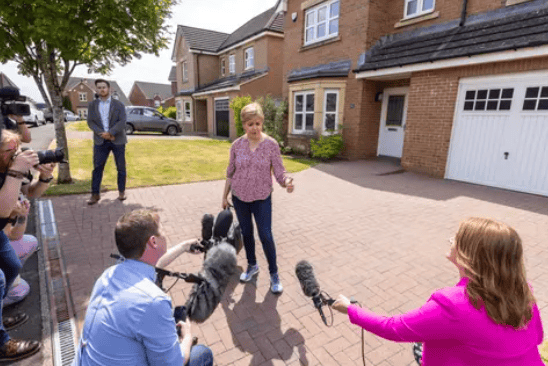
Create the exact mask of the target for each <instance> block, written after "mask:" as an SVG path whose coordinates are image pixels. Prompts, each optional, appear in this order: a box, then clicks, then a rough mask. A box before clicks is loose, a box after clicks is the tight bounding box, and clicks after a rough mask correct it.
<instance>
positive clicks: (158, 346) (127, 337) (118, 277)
mask: <svg viewBox="0 0 548 366" xmlns="http://www.w3.org/2000/svg"><path fill="white" fill-rule="evenodd" d="M155 277H156V273H155V271H154V267H152V266H150V265H148V264H146V263H143V262H140V261H136V260H132V259H126V260H124V261H122V262H119V263H118V264H116V265H114V266H112V267H110V268H108V269H107V270H105V271H104V272H103V274H102V275H101V277H99V279H98V280H97V282H96V283H95V286H94V288H93V292H92V293H91V298H90V301H89V306H88V309H87V312H86V319H85V323H84V327H83V331H82V337H81V339H80V343H79V345H78V350H77V352H76V358H75V359H74V361H73V363H72V366H91V365H102V366H103V365H104V366H115V365H120V366H130V365H131V366H142V365H158V366H160V365H162V366H171V365H177V366H182V365H183V364H184V359H183V355H182V352H181V348H180V343H179V341H178V337H177V332H176V329H175V319H174V318H173V312H172V309H171V299H170V298H169V296H168V295H167V294H166V293H164V292H163V291H162V290H160V288H159V287H158V286H156V285H155V283H154V281H155Z"/></svg>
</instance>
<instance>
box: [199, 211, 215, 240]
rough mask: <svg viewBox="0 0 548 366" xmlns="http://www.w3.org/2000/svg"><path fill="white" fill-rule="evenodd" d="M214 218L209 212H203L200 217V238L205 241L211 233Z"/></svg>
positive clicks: (209, 237)
mask: <svg viewBox="0 0 548 366" xmlns="http://www.w3.org/2000/svg"><path fill="white" fill-rule="evenodd" d="M214 221H215V218H214V217H213V215H211V214H205V215H204V217H202V239H203V240H205V241H207V240H209V239H211V236H212V235H213V223H214Z"/></svg>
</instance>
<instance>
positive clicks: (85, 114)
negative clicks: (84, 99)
mask: <svg viewBox="0 0 548 366" xmlns="http://www.w3.org/2000/svg"><path fill="white" fill-rule="evenodd" d="M78 117H80V118H81V119H86V118H88V109H87V108H79V109H78Z"/></svg>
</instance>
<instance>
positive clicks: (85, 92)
mask: <svg viewBox="0 0 548 366" xmlns="http://www.w3.org/2000/svg"><path fill="white" fill-rule="evenodd" d="M108 82H109V83H110V91H111V95H112V97H113V98H115V99H118V100H119V101H120V102H122V103H123V104H124V105H125V106H130V105H131V103H130V102H129V100H128V99H127V97H126V95H125V94H124V92H123V91H122V89H121V88H120V86H119V85H118V83H117V82H116V81H114V80H108ZM63 96H65V97H68V98H69V99H70V102H71V104H72V111H73V112H74V113H75V114H77V115H78V116H79V117H80V118H82V119H86V118H87V116H88V104H89V103H90V102H91V101H92V100H93V99H94V98H95V79H89V78H79V77H71V78H69V81H68V82H67V86H66V87H65V91H64V92H63Z"/></svg>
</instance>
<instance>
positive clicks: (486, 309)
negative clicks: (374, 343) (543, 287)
mask: <svg viewBox="0 0 548 366" xmlns="http://www.w3.org/2000/svg"><path fill="white" fill-rule="evenodd" d="M451 244H452V245H451V251H450V253H449V254H448V256H447V258H448V259H449V260H450V261H451V262H452V263H454V264H455V266H456V267H457V268H458V270H459V274H460V277H461V279H460V281H459V282H458V283H457V284H456V285H455V286H453V287H446V288H443V289H441V290H438V291H436V292H434V293H433V294H432V296H430V299H429V300H428V301H427V302H426V304H424V305H423V306H422V307H420V308H418V309H415V310H411V311H410V312H408V313H406V314H402V315H395V316H391V317H386V316H380V315H377V314H375V313H373V312H371V311H369V310H367V309H362V308H360V307H358V306H356V305H351V304H350V301H349V300H348V299H347V298H346V297H344V296H342V295H340V296H339V297H338V299H337V301H336V302H335V304H333V308H335V309H336V310H339V311H340V312H342V313H347V314H348V317H349V319H350V322H351V323H353V324H357V325H359V326H360V327H362V328H364V329H365V330H367V331H369V332H372V333H374V334H376V335H378V336H380V337H383V338H385V339H388V340H393V341H396V342H424V349H423V360H422V362H423V363H422V364H423V366H442V365H451V366H471V365H481V366H490V365H496V366H510V365H511V366H544V363H543V362H542V360H541V358H540V354H539V350H538V345H539V344H541V343H542V338H543V329H542V322H541V320H540V314H539V309H538V307H537V304H536V301H535V298H534V297H533V293H532V290H531V287H530V286H529V285H528V283H527V280H526V277H525V266H524V262H523V247H522V244H521V239H520V237H519V235H518V234H517V232H516V231H515V230H514V229H512V228H511V227H509V226H507V225H505V224H502V223H499V222H496V221H493V220H489V219H483V218H470V219H468V220H466V221H464V222H463V223H461V225H460V227H459V231H458V232H457V235H456V236H455V238H454V240H452V243H451Z"/></svg>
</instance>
